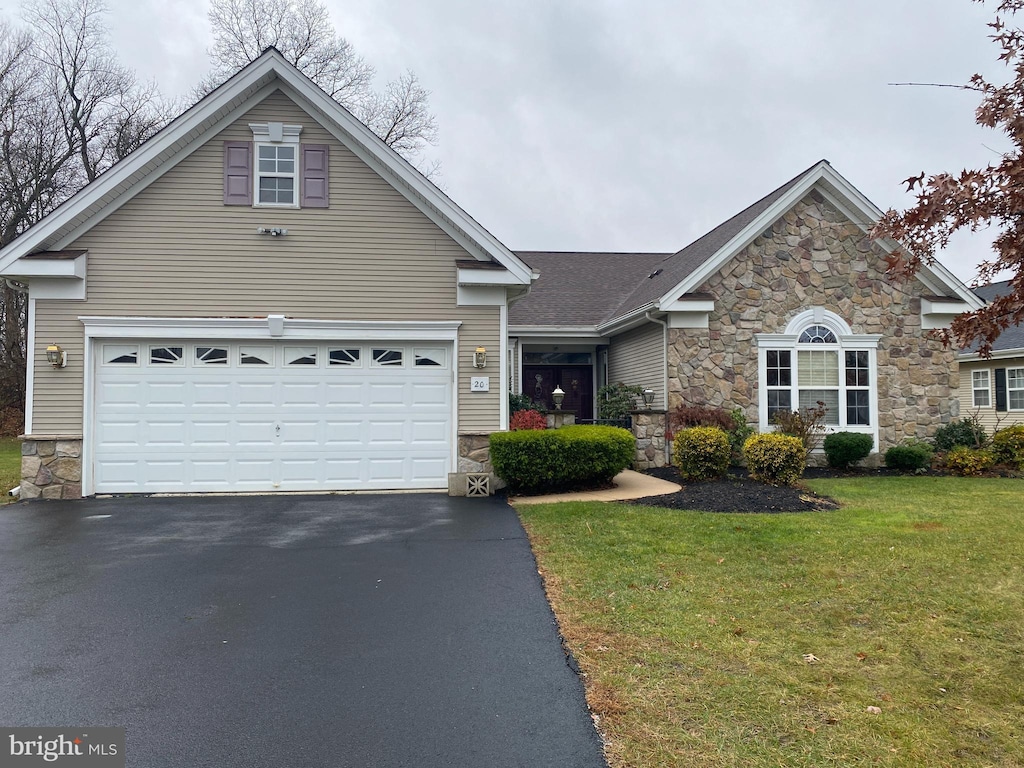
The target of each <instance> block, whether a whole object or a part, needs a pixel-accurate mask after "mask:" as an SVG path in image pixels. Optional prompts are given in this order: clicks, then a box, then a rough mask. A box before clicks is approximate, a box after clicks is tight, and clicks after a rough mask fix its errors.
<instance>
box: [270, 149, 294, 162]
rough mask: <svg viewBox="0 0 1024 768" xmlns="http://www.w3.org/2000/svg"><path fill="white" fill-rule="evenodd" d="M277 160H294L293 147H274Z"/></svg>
mask: <svg viewBox="0 0 1024 768" xmlns="http://www.w3.org/2000/svg"><path fill="white" fill-rule="evenodd" d="M275 149H277V158H278V160H294V159H295V147H283V146H282V147H275Z"/></svg>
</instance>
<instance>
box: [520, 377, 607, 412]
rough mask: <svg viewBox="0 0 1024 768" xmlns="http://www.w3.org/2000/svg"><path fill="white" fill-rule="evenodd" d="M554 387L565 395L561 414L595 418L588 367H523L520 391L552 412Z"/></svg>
mask: <svg viewBox="0 0 1024 768" xmlns="http://www.w3.org/2000/svg"><path fill="white" fill-rule="evenodd" d="M555 386H559V387H561V388H562V391H563V392H565V399H564V400H562V410H563V411H569V412H570V413H575V414H576V417H577V418H579V419H592V418H594V380H593V371H592V369H591V367H590V366H589V365H573V366H568V365H525V366H523V392H525V393H526V394H528V395H529V396H530V398H531V399H532V400H533V401H534V402H535V403H538V404H541V405H543V406H544V407H546V408H548V409H549V410H554V408H555V403H554V401H553V400H552V399H551V393H552V392H554V390H555Z"/></svg>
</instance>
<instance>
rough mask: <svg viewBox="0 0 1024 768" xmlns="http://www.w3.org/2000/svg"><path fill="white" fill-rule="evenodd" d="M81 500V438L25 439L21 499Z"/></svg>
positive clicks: (22, 449)
mask: <svg viewBox="0 0 1024 768" xmlns="http://www.w3.org/2000/svg"><path fill="white" fill-rule="evenodd" d="M81 497H82V438H80V437H74V436H65V435H38V436H35V435H24V436H23V437H22V442H21V498H22V499H39V498H42V499H80V498H81Z"/></svg>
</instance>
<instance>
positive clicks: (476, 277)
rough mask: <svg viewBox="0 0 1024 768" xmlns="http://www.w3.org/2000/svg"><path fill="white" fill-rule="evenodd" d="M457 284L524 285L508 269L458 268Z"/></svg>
mask: <svg viewBox="0 0 1024 768" xmlns="http://www.w3.org/2000/svg"><path fill="white" fill-rule="evenodd" d="M458 273H459V285H525V283H523V281H522V280H521V279H520V278H518V277H517V276H516V275H513V274H512V273H511V272H509V271H508V270H497V269H459V270H458Z"/></svg>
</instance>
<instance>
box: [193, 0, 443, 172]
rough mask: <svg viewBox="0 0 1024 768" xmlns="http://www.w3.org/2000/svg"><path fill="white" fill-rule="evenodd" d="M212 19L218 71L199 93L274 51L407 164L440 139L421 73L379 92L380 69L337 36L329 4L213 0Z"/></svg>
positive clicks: (303, 0)
mask: <svg viewBox="0 0 1024 768" xmlns="http://www.w3.org/2000/svg"><path fill="white" fill-rule="evenodd" d="M209 19H210V26H211V27H212V29H213V36H214V44H213V48H211V49H210V51H209V54H210V58H211V59H212V60H213V70H212V71H211V72H210V74H209V75H208V76H207V77H206V78H205V79H204V80H203V82H202V83H201V84H200V85H199V87H198V88H197V90H196V94H195V95H196V96H201V95H203V94H205V93H208V92H209V91H210V90H212V89H213V88H215V87H216V86H217V85H219V84H220V83H221V82H223V81H224V80H226V79H227V78H228V77H230V76H231V75H233V74H234V73H235V72H237V71H238V70H239V69H241V68H242V67H244V66H245V65H246V64H248V63H249V62H251V61H253V60H255V59H256V58H258V57H259V56H260V54H262V53H263V52H264V51H265V50H266V49H267V48H269V47H271V46H272V47H274V48H277V50H278V51H280V52H281V55H282V56H284V57H285V59H287V60H288V61H289V62H291V63H292V64H294V65H295V66H296V68H298V69H299V70H300V71H301V72H303V73H304V74H305V75H306V76H308V77H309V78H310V79H311V80H312V81H313V82H315V83H316V84H317V85H319V86H320V87H321V88H323V89H324V90H325V91H326V92H327V93H329V94H330V95H331V97H332V98H333V99H335V100H336V101H338V102H339V103H340V104H341V105H342V106H344V107H345V108H346V109H348V110H349V111H350V112H352V114H354V115H355V116H356V117H357V118H358V119H359V120H361V121H362V122H363V123H365V124H366V125H367V126H368V127H369V128H370V129H371V130H372V131H373V132H374V133H376V134H377V135H378V136H379V137H380V138H381V139H382V140H383V141H384V143H385V144H387V145H388V146H389V147H391V148H392V149H394V150H395V151H396V152H398V153H399V154H401V155H402V156H403V157H405V158H406V159H408V160H415V158H416V157H417V156H418V155H419V154H420V153H421V152H422V151H423V150H424V149H425V148H426V146H427V145H428V144H434V143H435V142H436V141H437V123H436V121H435V119H434V115H433V114H431V112H430V109H429V105H428V101H429V96H430V94H429V92H428V91H427V90H426V89H424V88H423V87H422V86H421V85H420V83H419V80H418V79H417V78H416V75H414V74H413V73H412V72H406V73H405V74H403V75H402V76H401V77H399V78H398V79H397V80H394V81H392V82H390V83H388V84H387V85H385V87H384V89H383V90H380V91H376V90H374V88H373V79H374V74H375V73H374V69H373V67H372V66H371V65H370V64H368V63H367V62H366V61H365V60H364V59H363V58H362V57H361V56H358V55H357V54H356V53H355V51H354V49H353V48H352V44H351V43H349V42H348V41H347V40H346V39H345V38H344V37H341V36H340V35H339V34H338V33H337V31H336V30H335V28H334V26H333V25H332V24H331V20H330V15H329V14H328V12H327V7H326V6H325V5H324V3H323V2H322V0H212V2H211V6H210V11H209Z"/></svg>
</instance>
